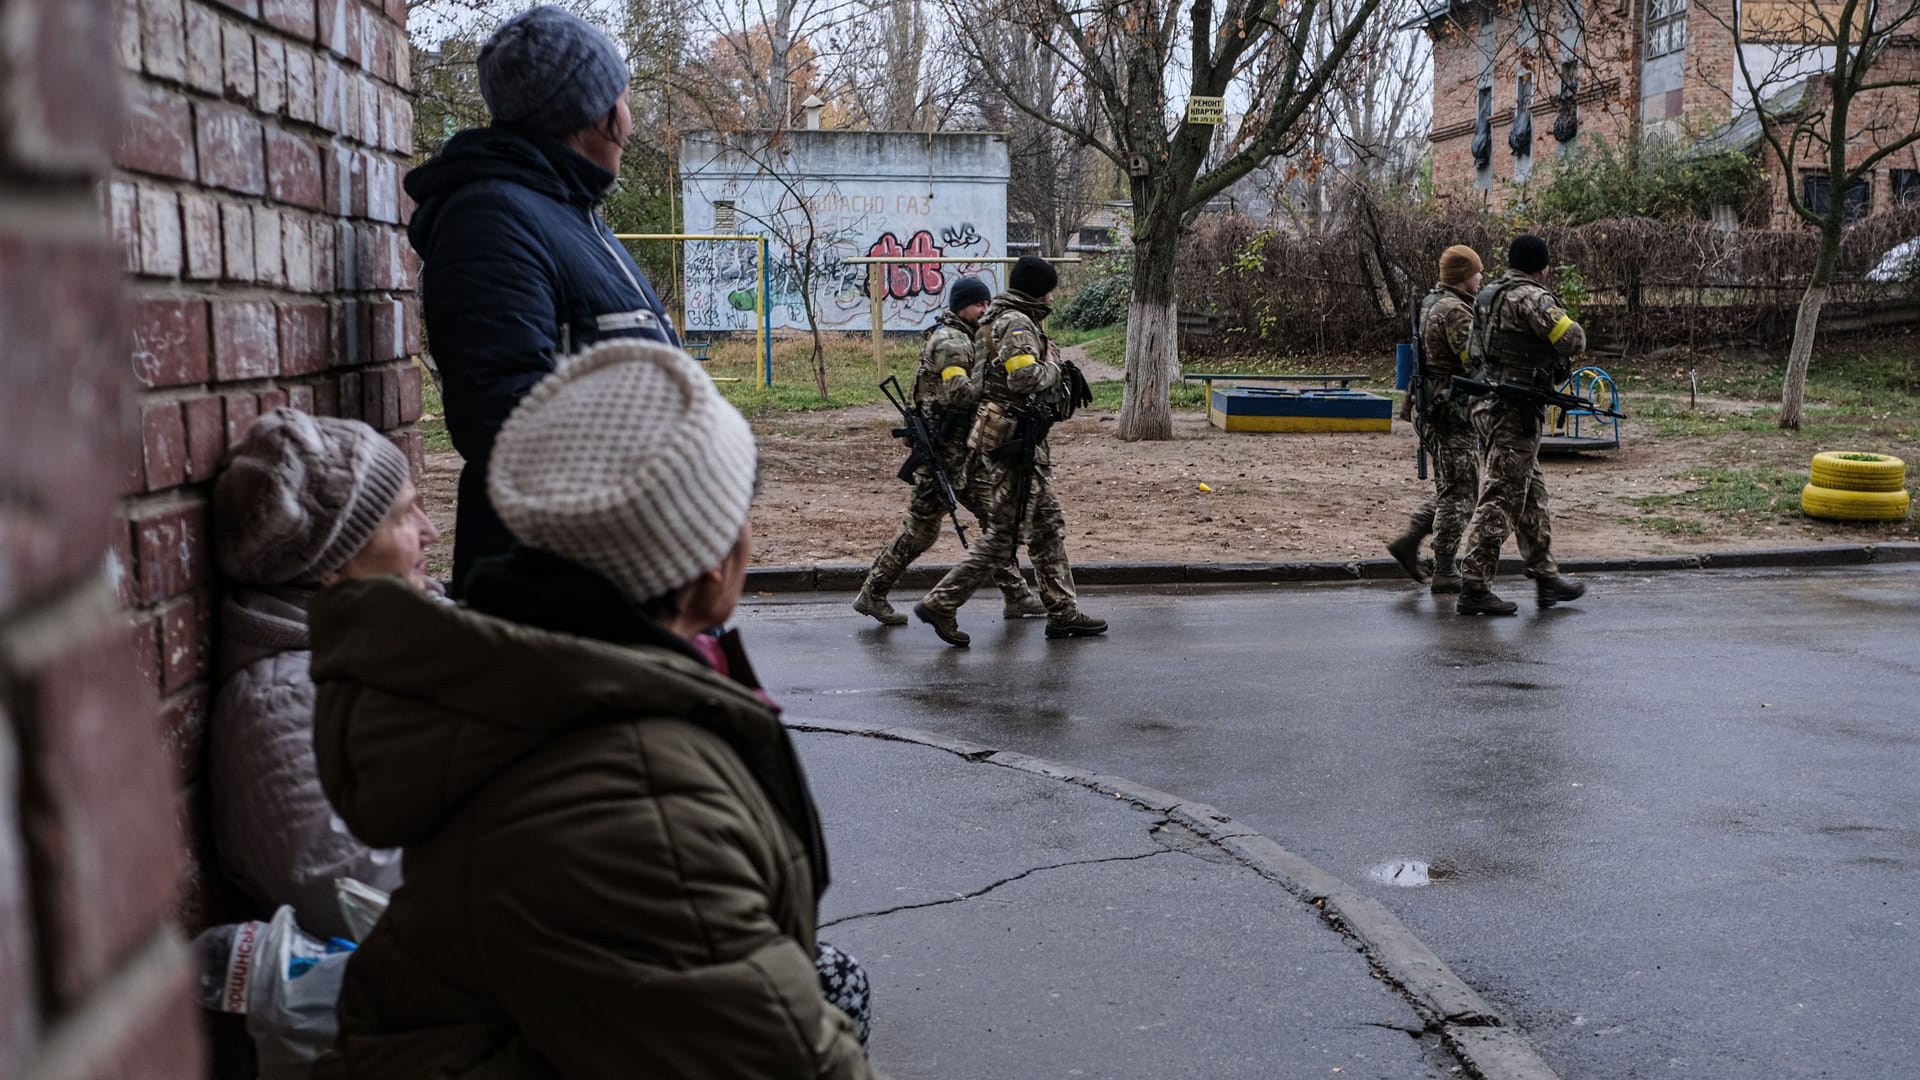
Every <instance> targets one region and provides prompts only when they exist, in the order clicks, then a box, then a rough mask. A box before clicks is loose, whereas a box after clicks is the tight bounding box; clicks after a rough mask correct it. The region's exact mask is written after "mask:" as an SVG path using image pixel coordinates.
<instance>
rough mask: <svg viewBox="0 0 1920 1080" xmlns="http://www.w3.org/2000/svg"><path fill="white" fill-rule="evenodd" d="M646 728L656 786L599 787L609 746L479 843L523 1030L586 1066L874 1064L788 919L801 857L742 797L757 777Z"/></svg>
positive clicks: (612, 1077) (566, 1072)
mask: <svg viewBox="0 0 1920 1080" xmlns="http://www.w3.org/2000/svg"><path fill="white" fill-rule="evenodd" d="M634 742H635V745H634V753H635V755H636V758H637V759H638V760H640V762H641V763H642V767H643V769H644V770H645V773H646V777H647V779H646V785H647V786H648V787H649V788H650V789H651V790H650V791H649V792H648V794H647V795H646V796H645V797H638V798H633V797H605V796H606V794H607V793H608V792H610V791H612V790H615V788H614V787H601V786H599V785H598V784H597V783H596V777H595V775H592V774H599V773H601V772H603V771H612V770H616V769H618V768H620V766H618V765H616V764H613V763H611V762H609V761H608V760H607V759H606V758H605V757H600V758H598V761H597V763H596V764H592V765H586V766H584V771H585V772H587V773H588V774H589V775H585V776H583V775H581V772H580V771H576V772H574V773H572V774H570V775H571V779H572V782H573V783H575V784H583V785H585V787H584V788H583V787H575V789H574V795H573V797H570V798H561V797H558V796H556V798H555V800H554V802H553V803H552V804H551V808H552V809H551V816H549V814H548V813H547V812H544V811H542V810H540V809H538V808H530V807H522V808H521V810H522V812H521V813H520V814H519V816H518V818H517V822H516V823H515V824H513V825H512V826H511V827H509V826H507V825H506V824H505V823H504V822H503V823H502V824H501V825H499V826H496V828H495V829H494V830H490V831H492V832H493V835H491V836H490V837H488V838H486V839H484V840H481V841H480V842H479V843H477V844H476V849H475V855H474V857H475V864H474V865H475V881H474V885H473V889H472V893H471V895H472V897H473V903H474V904H475V908H474V918H473V925H474V928H475V937H476V941H475V943H474V946H475V949H476V950H477V953H478V955H479V956H480V957H482V958H483V959H482V961H481V962H482V965H483V968H484V971H485V977H486V979H487V980H488V983H489V987H490V990H491V992H492V993H493V994H495V995H496V996H497V997H498V999H499V1000H500V1001H501V1003H502V1004H503V1005H504V1006H505V1007H506V1009H507V1011H508V1012H509V1013H510V1014H511V1015H512V1017H513V1020H514V1024H515V1027H516V1028H517V1029H518V1033H519V1035H520V1036H521V1037H522V1038H524V1039H525V1040H526V1041H527V1042H528V1044H529V1045H530V1046H531V1047H532V1048H533V1049H534V1050H535V1051H536V1052H538V1053H539V1054H540V1055H541V1056H542V1057H543V1058H545V1059H546V1060H547V1061H549V1062H550V1063H551V1064H552V1065H553V1067H554V1070H555V1072H556V1073H557V1074H558V1075H561V1076H567V1077H570V1078H576V1080H597V1078H606V1080H628V1078H631V1077H635V1076H647V1077H655V1078H661V1080H670V1078H678V1077H712V1076H752V1077H762V1078H768V1080H776V1078H782V1077H792V1078H796V1080H797V1078H815V1077H819V1078H828V1077H831V1078H835V1080H863V1078H867V1077H871V1076H873V1075H874V1073H873V1072H872V1071H871V1069H870V1067H869V1065H868V1064H867V1060H866V1056H865V1054H864V1053H863V1052H862V1051H861V1049H860V1045H859V1041H858V1039H857V1037H856V1036H855V1034H854V1031H853V1022H852V1021H851V1020H850V1019H848V1018H847V1016H846V1015H845V1014H843V1013H841V1012H840V1011H839V1010H838V1009H835V1008H833V1007H832V1006H831V1005H829V1004H828V1003H827V1001H826V999H825V997H824V996H823V994H822V991H821V988H820V984H819V979H818V975H817V973H816V970H815V967H814V958H813V956H812V955H810V954H809V953H808V951H807V949H808V947H810V945H811V943H808V944H807V945H803V944H802V943H801V942H800V941H798V940H796V939H795V938H794V937H793V936H792V935H790V934H788V933H786V932H784V931H783V930H782V928H781V924H780V921H779V918H778V916H777V914H776V911H775V905H776V904H778V903H780V902H781V901H780V900H779V899H778V898H779V897H780V896H782V895H787V894H786V892H785V883H787V882H789V881H790V880H791V879H790V877H789V875H793V874H804V873H805V862H804V859H803V858H802V859H801V860H800V861H799V862H798V863H793V864H788V863H783V862H781V859H782V855H781V854H780V853H779V850H778V849H779V846H778V845H775V844H772V843H770V842H769V836H768V833H767V826H768V821H767V820H766V819H765V818H764V817H762V818H758V819H756V817H755V815H753V814H751V813H749V812H748V810H747V809H746V806H745V803H744V801H743V798H742V790H741V788H740V786H739V785H740V784H741V783H743V782H744V783H746V784H752V783H753V781H752V780H751V778H750V777H749V776H748V775H747V774H746V773H745V771H744V769H743V768H742V767H740V766H739V765H738V763H737V760H736V761H734V762H732V764H731V772H730V771H729V764H728V763H727V762H725V761H721V760H716V759H720V758H722V757H727V756H730V753H729V752H727V751H725V750H724V748H721V747H717V746H716V747H709V748H707V749H706V750H705V751H704V752H702V751H701V750H700V749H699V748H698V747H697V746H696V747H694V748H691V749H690V748H688V747H687V746H684V745H679V744H674V745H670V746H667V747H665V748H662V747H659V746H656V745H654V742H653V741H651V740H643V739H642V738H640V737H638V736H636V737H635V740H634ZM656 755H664V756H666V757H669V758H672V759H673V760H672V761H669V762H668V767H665V768H660V767H659V764H660V763H659V762H657V761H653V760H649V759H650V758H653V757H655V756H656ZM688 760H692V761H693V763H694V765H695V766H696V767H694V768H688V767H687V764H686V763H687V761H688ZM699 766H706V768H701V767H699ZM588 789H596V790H598V791H600V792H601V793H602V795H601V797H594V798H582V797H580V796H581V794H582V793H583V792H584V791H585V790H588ZM528 810H531V811H532V812H531V813H528V812H526V811H528ZM483 853H484V854H483ZM792 854H793V851H792V850H789V851H788V852H787V855H788V856H791V855H792ZM804 892H805V894H806V895H808V896H810V895H811V888H810V887H809V888H807V889H806V890H804ZM811 922H812V920H811V917H809V918H808V919H807V923H808V925H811Z"/></svg>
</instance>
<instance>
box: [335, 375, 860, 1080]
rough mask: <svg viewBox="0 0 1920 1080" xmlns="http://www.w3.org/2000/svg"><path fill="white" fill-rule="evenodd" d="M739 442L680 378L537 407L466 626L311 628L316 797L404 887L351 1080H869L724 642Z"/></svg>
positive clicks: (767, 738) (812, 862) (356, 967)
mask: <svg viewBox="0 0 1920 1080" xmlns="http://www.w3.org/2000/svg"><path fill="white" fill-rule="evenodd" d="M756 469H757V462H756V451H755V447H754V440H753V434H752V432H751V431H750V430H749V429H748V427H747V423H746V421H745V420H743V419H742V418H741V416H740V414H739V413H738V412H737V411H735V410H734V408H733V407H732V406H731V405H729V404H727V402H726V401H725V399H723V398H722V397H721V396H720V394H719V392H718V391H717V390H716V389H715V388H714V386H713V382H712V380H711V379H709V378H708V377H707V375H706V374H705V373H704V372H703V371H702V370H701V368H700V366H699V365H698V364H696V363H694V362H693V360H691V359H690V358H688V357H687V355H686V354H685V353H682V352H680V351H679V350H677V349H672V348H668V347H665V346H661V345H657V344H652V343H646V342H614V343H608V344H604V345H600V346H598V347H595V348H593V349H590V350H587V351H586V352H584V353H582V354H581V355H580V356H578V357H576V358H574V359H572V360H570V361H568V362H567V363H565V364H564V365H562V367H561V368H560V370H559V371H558V373H556V374H554V375H552V376H550V377H548V378H547V379H546V380H545V381H543V382H542V383H540V385H539V386H537V387H535V388H534V390H533V392H532V393H530V394H529V395H528V396H527V398H526V400H525V401H524V402H522V404H521V405H520V407H519V408H518V409H517V410H515V412H514V414H513V416H512V417H511V418H510V419H509V420H508V421H507V423H506V425H505V427H503V428H502V429H501V432H500V438H499V442H498V443H497V445H496V446H495V447H494V454H493V469H492V473H491V479H490V486H491V491H492V495H493V501H494V506H495V507H496V508H497V509H498V510H499V512H500V515H501V517H502V518H503V519H504V520H505V522H506V523H507V526H508V528H510V529H511V530H512V531H513V534H514V536H515V537H516V538H517V539H518V540H519V542H520V546H518V547H516V548H515V549H514V550H513V551H512V552H511V553H510V554H508V555H505V556H502V557H499V558H497V559H494V560H489V561H487V562H483V563H482V564H481V565H480V566H479V567H477V568H476V569H475V570H474V573H473V577H472V579H471V581H470V583H469V587H468V590H467V600H466V606H464V607H460V608H452V607H446V606H443V605H438V604H435V603H433V602H432V601H430V600H429V599H427V598H424V597H422V596H420V595H419V594H418V593H417V592H415V591H414V590H411V589H408V588H406V587H404V586H402V585H400V584H398V583H396V582H391V581H350V582H346V583H343V584H341V585H339V586H336V587H335V588H333V589H329V590H328V591H327V592H326V593H324V594H322V595H321V596H320V597H319V598H318V600H317V601H316V602H315V605H314V640H315V649H316V651H315V654H314V657H315V658H314V675H315V680H316V681H317V683H318V684H319V687H320V695H319V718H318V730H317V733H316V746H317V749H318V753H319V760H320V775H321V780H322V782H323V783H324V784H325V785H326V790H327V793H328V795H329V796H330V797H331V798H332V799H333V803H334V806H335V807H336V808H337V809H338V810H339V812H340V815H341V816H342V817H343V818H344V819H345V820H346V822H347V824H348V825H349V826H350V827H351V828H352V829H353V830H354V832H355V833H357V834H359V835H361V836H364V837H366V838H367V839H369V840H370V841H372V842H374V843H378V844H386V845H394V846H399V847H401V848H402V849H403V850H405V851H406V853H407V886H406V888H405V889H403V890H401V891H400V892H399V893H397V894H395V895H394V898H393V903H392V906H390V907H389V908H388V909H387V912H386V914H385V916H384V917H383V918H382V919H381V921H380V924H379V925H378V926H377V927H376V928H375V929H374V931H373V933H372V934H371V935H369V937H368V939H367V941H365V942H364V943H363V944H362V945H361V946H360V949H359V951H358V952H356V953H355V954H354V956H353V959H352V960H351V961H350V962H349V963H348V965H347V973H346V980H345V985H344V987H343V988H342V991H341V997H340V1008H339V1015H340V1025H341V1036H340V1042H339V1050H340V1053H341V1055H342V1056H343V1057H344V1058H345V1064H346V1065H347V1071H348V1073H349V1074H350V1075H352V1076H355V1077H359V1078H363V1080H382V1078H387V1077H392V1078H395V1080H399V1078H403V1077H404V1078H409V1080H410V1078H413V1077H421V1076H438V1075H443V1074H446V1075H453V1074H456V1073H457V1074H459V1075H462V1076H467V1075H473V1076H479V1075H482V1074H484V1075H487V1076H501V1077H505V1076H528V1077H532V1076H571V1077H588V1076H594V1077H599V1076H604V1077H627V1076H649V1077H653V1076H658V1077H723V1076H724V1077H735V1076H739V1077H746V1076H751V1077H756V1078H773V1080H777V1078H781V1077H793V1078H796V1080H798V1078H802V1077H806V1078H813V1077H836V1078H853V1077H865V1076H869V1075H871V1072H870V1070H869V1067H868V1065H867V1062H866V1058H865V1055H864V1054H863V1052H862V1050H861V1046H860V1042H859V1039H858V1037H857V1034H856V1031H855V1028H854V1024H853V1021H852V1020H851V1019H850V1018H849V1017H848V1016H847V1015H846V1014H845V1013H844V1012H842V1011H841V1010H840V1009H838V1008H835V1007H834V1006H833V1005H831V1004H829V1003H828V1001H827V1000H826V998H825V996H824V995H823V991H822V985H821V980H820V977H819V975H818V974H817V972H816V968H815V962H816V948H815V945H816V941H815V926H816V919H817V912H816V905H817V902H818V900H819V897H820V894H821V892H822V891H823V890H824V889H825V888H826V885H827V856H826V847H825V843H824V841H823V839H822V835H821V829H820V821H819V817H818V814H817V812H816V810H815V808H814V803H813V798H812V796H811V794H810V792H809V789H808V785H807V781H806V777H805V776H804V775H803V773H802V772H801V768H800V763H799V760H798V758H797V757H796V756H795V753H794V748H793V745H792V743H791V742H790V741H789V739H788V736H787V733H786V730H785V728H783V727H782V726H781V724H780V721H779V719H778V717H777V715H776V713H775V710H774V709H773V708H772V707H771V706H770V705H769V704H768V703H767V701H766V700H765V698H764V696H763V695H761V694H759V693H757V692H756V688H755V687H754V685H753V680H752V676H751V672H750V671H749V670H748V669H747V668H746V666H745V663H744V657H743V656H742V654H741V653H740V652H739V649H738V647H737V642H736V641H734V640H733V639H732V638H731V635H729V636H728V638H727V639H725V640H723V641H721V642H720V643H719V646H718V648H717V649H716V650H715V651H717V652H720V653H723V654H725V655H726V656H727V657H728V663H727V665H726V667H727V671H726V672H722V671H721V670H718V669H717V668H716V666H715V665H714V664H713V663H712V662H711V661H710V659H709V656H710V654H709V653H708V652H707V651H705V650H703V649H702V648H701V647H700V646H699V644H698V642H700V641H701V639H702V637H703V635H706V634H707V633H708V632H709V631H711V630H713V629H714V628H716V627H719V626H721V625H723V624H724V623H725V622H726V621H727V619H728V617H729V616H730V615H731V614H732V612H733V610H734V606H735V604H736V603H737V601H738V600H739V598H740V593H741V588H742V586H743V584H744V582H745V576H746V569H747V563H748V561H749V559H750V557H751V552H752V545H753V537H752V532H751V530H750V529H749V528H748V524H747V508H748V504H749V502H750V501H751V500H752V498H753V492H754V486H755V480H756Z"/></svg>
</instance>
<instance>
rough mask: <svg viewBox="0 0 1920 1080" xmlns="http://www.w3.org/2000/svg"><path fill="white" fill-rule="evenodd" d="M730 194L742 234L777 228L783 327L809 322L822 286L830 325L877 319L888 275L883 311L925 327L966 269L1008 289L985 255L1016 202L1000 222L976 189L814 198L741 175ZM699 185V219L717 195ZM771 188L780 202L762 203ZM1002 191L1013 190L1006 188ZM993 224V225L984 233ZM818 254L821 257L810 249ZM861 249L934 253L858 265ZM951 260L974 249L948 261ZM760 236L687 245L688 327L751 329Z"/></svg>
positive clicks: (850, 326) (771, 292) (772, 288)
mask: <svg viewBox="0 0 1920 1080" xmlns="http://www.w3.org/2000/svg"><path fill="white" fill-rule="evenodd" d="M729 187H730V188H733V190H729V191H727V192H726V195H727V196H729V197H731V198H733V199H735V200H737V201H736V211H735V212H736V214H737V215H738V216H737V219H736V224H737V228H738V230H739V231H740V232H741V233H752V234H758V235H765V236H766V237H767V238H768V241H769V244H768V266H767V295H768V301H769V312H770V314H771V316H772V322H773V325H774V326H775V327H776V328H780V327H788V328H801V329H803V328H805V327H806V325H807V312H806V303H805V299H804V295H803V286H805V285H806V284H809V283H810V284H811V286H812V287H811V290H810V291H811V293H812V296H813V306H814V316H815V318H816V319H817V320H818V322H819V324H820V326H821V328H822V329H828V330H866V329H869V328H870V325H871V322H870V314H869V313H870V311H871V301H870V293H869V288H870V283H871V282H872V281H873V275H876V274H877V275H879V279H880V282H881V288H882V295H883V301H882V311H883V313H884V318H885V326H886V327H887V329H889V330H914V329H920V328H922V327H925V326H926V325H927V323H928V322H929V321H930V320H931V318H932V316H933V314H934V312H936V311H938V310H939V309H940V307H941V306H942V305H943V304H944V303H945V300H946V292H947V287H948V286H949V285H951V284H952V282H953V280H954V278H956V277H959V276H961V275H963V274H973V275H977V276H981V277H983V278H984V279H986V281H987V282H988V285H989V287H993V288H995V289H996V291H997V282H998V281H999V278H1000V264H998V263H986V262H974V261H971V260H975V259H986V258H990V257H993V256H996V255H997V254H998V252H997V251H996V244H995V243H994V241H993V240H992V239H990V238H989V236H988V235H986V232H992V233H994V234H996V235H997V234H999V233H1001V232H1003V231H1004V229H1005V225H1004V219H1005V209H1004V205H1001V206H1000V207H999V213H998V215H997V216H998V218H999V221H998V222H996V221H994V220H992V219H991V218H989V217H987V214H988V213H991V211H992V209H993V208H992V207H987V206H982V205H980V203H979V202H978V201H977V200H975V199H972V198H968V197H967V196H968V195H969V194H970V193H969V192H967V191H965V190H961V191H955V192H952V193H949V194H948V195H947V197H946V203H947V204H950V205H951V210H950V211H948V210H947V208H946V207H943V206H942V200H941V198H940V197H937V196H928V195H925V194H917V195H899V194H889V193H882V192H859V193H849V192H843V191H841V190H839V189H837V188H830V189H827V190H825V191H821V192H817V193H810V194H807V195H805V196H804V202H800V201H796V200H795V199H794V198H793V197H792V195H791V193H787V192H784V191H778V192H756V191H755V190H754V188H753V185H751V184H749V185H746V186H745V187H744V188H742V187H740V186H738V185H737V182H736V184H733V185H729ZM697 194H698V193H697V192H696V191H695V190H694V189H693V188H692V187H690V188H689V191H688V209H689V222H688V224H689V225H690V226H692V227H693V231H699V229H700V228H701V227H703V226H702V225H701V224H700V223H699V222H698V221H697V220H696V219H694V218H693V216H692V215H693V212H694V210H695V207H696V206H698V205H700V203H701V202H705V207H704V208H705V209H706V210H707V212H708V213H709V214H711V210H712V204H711V202H709V201H705V200H698V201H696V195H697ZM756 194H766V195H768V196H769V198H770V201H772V202H773V205H772V207H770V208H769V207H766V206H765V205H764V204H762V205H755V200H754V196H755V195H756ZM996 194H1001V193H996ZM983 230H985V231H984V232H983ZM809 253H810V255H811V257H810V258H809ZM857 257H886V258H907V259H912V258H919V259H925V260H927V261H926V262H906V263H892V264H867V263H850V262H848V261H847V260H848V259H852V258H857ZM939 259H965V260H969V261H966V262H956V263H942V262H938V261H935V260H939ZM759 262H760V255H759V247H758V245H757V244H754V243H750V242H746V241H721V240H712V241H707V240H702V241H689V242H688V243H687V245H686V264H685V265H686V269H685V294H684V295H685V296H686V328H687V329H689V330H695V331H701V330H709V331H712V330H751V329H753V327H754V319H755V316H754V303H755V300H756V297H757V294H758V291H759V289H760V265H759Z"/></svg>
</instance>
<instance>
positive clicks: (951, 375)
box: [940, 364, 967, 382]
mask: <svg viewBox="0 0 1920 1080" xmlns="http://www.w3.org/2000/svg"><path fill="white" fill-rule="evenodd" d="M966 373H967V369H966V368H963V367H961V366H960V365H959V364H955V365H953V366H952V367H950V368H943V369H942V370H941V372H940V381H941V382H946V381H947V380H948V379H957V378H959V377H960V376H962V375H965V374H966Z"/></svg>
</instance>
